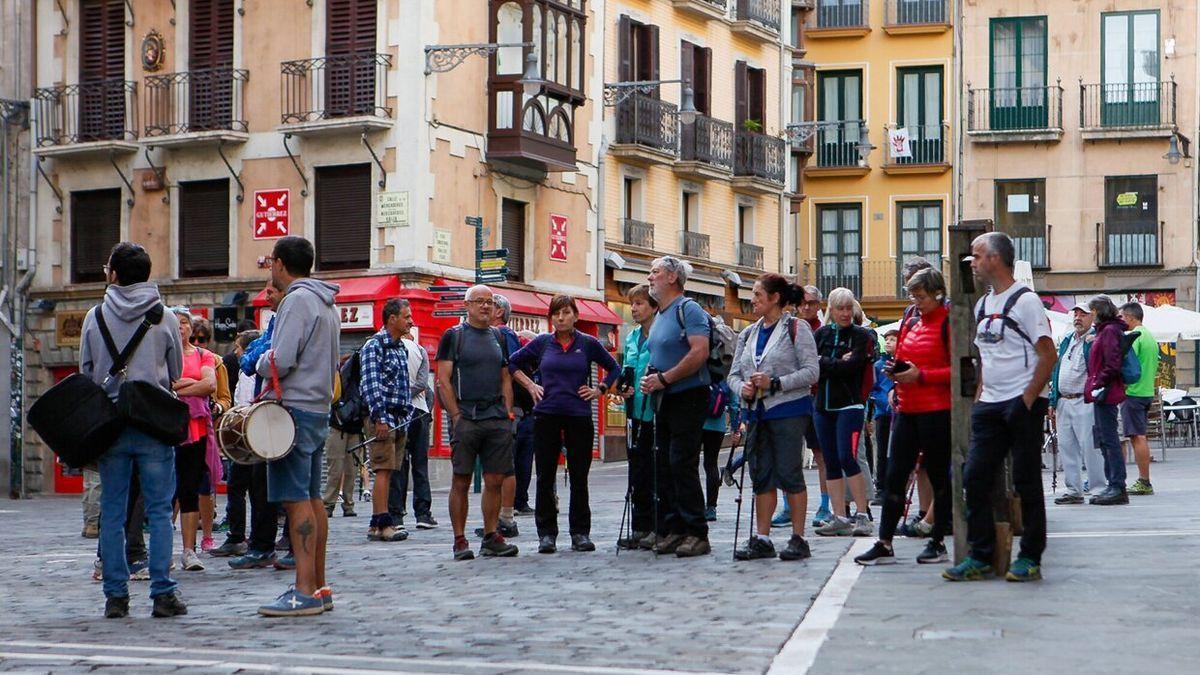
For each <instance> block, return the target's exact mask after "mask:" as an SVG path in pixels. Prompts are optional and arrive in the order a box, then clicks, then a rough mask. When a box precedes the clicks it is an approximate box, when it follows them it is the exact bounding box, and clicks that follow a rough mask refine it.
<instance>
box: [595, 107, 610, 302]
mask: <svg viewBox="0 0 1200 675" xmlns="http://www.w3.org/2000/svg"><path fill="white" fill-rule="evenodd" d="M607 154H608V134H607V133H605V130H604V103H603V99H602V100H601V103H600V155H599V157H597V158H596V290H598V291H600V299H601V301H602V302H603V299H604V247H605V245H606V244H607V239H606V236H607V235H606V234H605V230H604V183H605V182H607V181H606V180H605V176H604V156H605V155H607Z"/></svg>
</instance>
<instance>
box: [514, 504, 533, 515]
mask: <svg viewBox="0 0 1200 675" xmlns="http://www.w3.org/2000/svg"><path fill="white" fill-rule="evenodd" d="M513 513H514V514H516V515H518V516H532V515H533V514H534V513H536V511H534V510H533V507H531V506H530V505H528V504H526V505H525V506H518V507H516V508H514V509H513Z"/></svg>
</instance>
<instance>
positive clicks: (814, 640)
mask: <svg viewBox="0 0 1200 675" xmlns="http://www.w3.org/2000/svg"><path fill="white" fill-rule="evenodd" d="M874 543H875V540H874V539H869V538H868V539H860V540H858V541H856V542H854V544H853V545H852V546H851V547H850V550H848V551H846V554H845V555H843V556H842V559H841V560H840V561H838V564H837V567H835V568H834V570H833V574H831V575H829V580H828V581H826V582H825V585H824V586H822V587H821V591H820V592H819V593H818V594H817V599H816V600H814V601H813V604H812V606H811V607H809V608H808V611H807V612H805V613H804V618H803V619H802V620H801V621H800V625H798V626H796V630H795V631H793V632H792V636H791V637H789V638H788V641H787V642H785V643H784V644H783V649H781V650H779V653H778V654H776V655H775V658H774V659H773V660H772V661H771V667H770V669H769V670H767V673H768V675H772V674H773V673H779V674H780V675H782V674H784V673H786V674H787V675H795V674H798V673H807V672H808V670H809V668H812V665H813V662H814V661H816V660H817V652H819V651H820V650H821V645H822V644H824V643H825V638H827V637H828V636H829V630H830V629H831V628H833V626H834V624H836V623H837V620H838V617H839V616H841V614H842V608H843V607H845V606H846V599H847V598H849V597H850V590H851V589H853V588H854V582H856V581H858V575H859V574H862V569H863V568H862V565H859V564H858V563H856V562H854V557H855V556H857V555H858V554H860V553H863V552H864V551H866V550H867V549H869V548H871V545H872V544H874Z"/></svg>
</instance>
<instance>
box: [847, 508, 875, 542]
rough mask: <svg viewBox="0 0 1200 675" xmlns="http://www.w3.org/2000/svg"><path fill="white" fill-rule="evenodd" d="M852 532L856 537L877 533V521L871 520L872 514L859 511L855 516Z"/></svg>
mask: <svg viewBox="0 0 1200 675" xmlns="http://www.w3.org/2000/svg"><path fill="white" fill-rule="evenodd" d="M850 534H851V535H853V536H855V537H869V536H871V535H873V534H875V523H872V522H871V516H870V515H868V514H866V513H859V514H856V515H855V516H854V529H853V530H851V531H850Z"/></svg>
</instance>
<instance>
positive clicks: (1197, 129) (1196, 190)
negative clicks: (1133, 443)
mask: <svg viewBox="0 0 1200 675" xmlns="http://www.w3.org/2000/svg"><path fill="white" fill-rule="evenodd" d="M1193 11H1195V12H1196V17H1195V20H1196V27H1195V30H1194V31H1193V32H1192V35H1193V36H1195V35H1200V9H1198V8H1196V7H1193ZM1193 39H1194V38H1193ZM1197 81H1200V70H1197V69H1196V62H1195V59H1193V60H1192V83H1193V85H1195V84H1196V82H1197ZM1192 89H1193V91H1194V92H1195V97H1194V99H1193V100H1192V111H1193V114H1197V113H1196V111H1197V110H1200V108H1197V107H1196V106H1200V87H1196V86H1193V87H1192ZM1186 128H1187V129H1188V133H1189V134H1191V135H1192V137H1193V138H1196V139H1197V140H1198V141H1200V124H1197V123H1196V120H1195V119H1193V120H1192V124H1191V126H1190V127H1186ZM1197 147H1200V144H1198V146H1197ZM1192 193H1193V196H1192V200H1191V201H1192V268H1193V270H1195V275H1196V278H1195V280H1194V281H1195V283H1194V284H1193V285H1192V293H1193V294H1194V295H1195V296H1196V297H1195V303H1196V304H1195V308H1196V311H1197V312H1200V256H1198V255H1197V251H1196V247H1197V245H1198V243H1200V242H1197V236H1200V232H1197V228H1200V203H1197V200H1200V163H1197V161H1196V159H1195V158H1193V159H1192ZM1192 344H1193V345H1194V346H1195V347H1197V349H1196V351H1195V352H1193V356H1192V358H1193V359H1195V358H1197V357H1200V340H1197V341H1193V342H1192ZM1197 366H1198V367H1200V362H1197Z"/></svg>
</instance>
